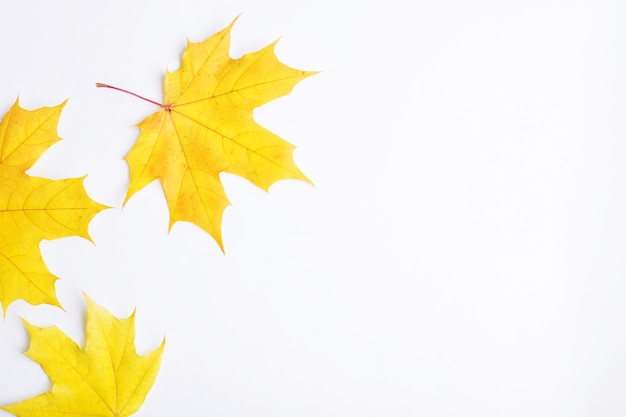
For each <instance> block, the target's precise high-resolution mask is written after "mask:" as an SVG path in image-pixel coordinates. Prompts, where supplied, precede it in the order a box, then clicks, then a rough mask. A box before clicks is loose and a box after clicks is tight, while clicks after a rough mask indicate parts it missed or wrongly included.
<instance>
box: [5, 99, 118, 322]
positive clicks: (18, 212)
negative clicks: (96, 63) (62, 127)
mask: <svg viewBox="0 0 626 417" xmlns="http://www.w3.org/2000/svg"><path fill="white" fill-rule="evenodd" d="M64 105H65V103H62V104H60V105H58V106H54V107H42V108H40V109H37V110H32V111H29V110H25V109H22V108H21V107H20V106H19V103H18V101H16V102H15V104H14V105H13V106H12V107H11V109H10V110H9V112H8V113H7V114H6V115H5V116H4V118H3V119H2V122H0V303H1V304H2V309H3V313H4V314H5V315H6V311H7V308H8V307H9V304H11V303H12V302H13V301H15V300H18V299H23V300H25V301H26V302H28V303H30V304H33V305H37V304H44V303H45V304H52V305H56V306H60V305H59V302H58V301H57V298H56V294H55V290H54V283H55V281H56V279H57V278H56V277H55V276H54V275H52V274H51V273H50V271H48V268H47V267H46V265H45V264H44V262H43V259H42V257H41V253H40V251H39V242H40V241H41V240H42V239H56V238H60V237H66V236H81V237H84V238H86V239H89V240H91V238H90V237H89V234H88V231H87V227H88V225H89V222H90V221H91V219H92V218H93V216H95V215H96V214H97V213H98V212H99V211H101V210H103V209H105V208H107V207H106V206H104V205H102V204H98V203H97V202H95V201H93V200H92V199H91V198H89V196H88V195H87V193H86V192H85V189H84V187H83V180H84V177H83V178H70V179H64V180H50V179H46V178H39V177H31V176H29V175H27V174H26V170H27V169H29V168H30V167H32V165H33V164H34V163H35V161H37V159H38V158H39V157H40V156H41V154H43V153H44V152H45V151H46V149H48V148H49V147H50V146H51V145H52V144H54V143H55V142H58V141H59V140H61V138H60V137H59V136H58V134H57V132H56V128H57V124H58V122H59V117H60V116H61V110H62V109H63V106H64Z"/></svg>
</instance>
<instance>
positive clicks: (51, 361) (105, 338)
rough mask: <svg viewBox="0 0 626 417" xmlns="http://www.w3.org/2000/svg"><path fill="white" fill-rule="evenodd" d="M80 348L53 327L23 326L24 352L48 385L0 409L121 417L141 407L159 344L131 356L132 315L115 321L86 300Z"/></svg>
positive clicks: (22, 416) (30, 416)
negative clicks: (26, 338) (27, 340)
mask: <svg viewBox="0 0 626 417" xmlns="http://www.w3.org/2000/svg"><path fill="white" fill-rule="evenodd" d="M86 299H87V328H86V340H85V348H84V349H81V348H79V347H78V345H77V344H76V343H75V342H74V341H73V340H71V339H70V338H69V337H67V336H66V335H65V334H64V333H63V332H61V331H60V330H59V329H58V328H57V327H48V328H39V327H35V326H33V325H31V324H29V323H28V322H26V321H24V323H25V325H26V328H27V330H28V334H29V335H30V338H31V341H30V346H29V347H28V350H27V351H26V352H25V353H26V355H27V356H28V357H30V358H31V359H32V360H34V361H35V362H37V363H39V364H40V365H41V367H42V368H43V370H44V371H45V372H46V374H47V375H48V377H49V378H50V380H51V381H52V388H51V390H50V391H49V392H46V393H43V394H41V395H38V396H36V397H33V398H31V399H28V400H24V401H21V402H19V403H16V404H13V405H9V406H2V407H0V408H1V409H3V410H6V411H8V412H9V413H13V414H15V415H17V416H19V417H51V416H72V417H123V416H130V415H132V414H134V413H135V412H136V411H137V410H138V409H139V407H141V405H142V404H143V403H144V401H145V398H146V395H147V394H148V392H149V391H150V389H151V388H152V385H153V384H154V381H155V379H156V376H157V373H158V372H159V366H160V364H161V356H162V353H163V348H164V346H165V340H164V341H163V342H162V343H161V345H160V346H159V347H158V348H157V349H155V350H154V351H152V352H150V353H148V354H146V355H144V356H139V355H137V353H136V351H135V346H134V341H135V323H134V315H135V313H133V314H132V315H131V316H130V317H128V318H126V319H118V318H116V317H115V316H113V315H112V314H111V313H109V312H108V311H107V310H105V309H104V308H102V307H100V306H98V305H97V304H95V303H94V302H93V301H91V300H90V299H89V298H88V297H86Z"/></svg>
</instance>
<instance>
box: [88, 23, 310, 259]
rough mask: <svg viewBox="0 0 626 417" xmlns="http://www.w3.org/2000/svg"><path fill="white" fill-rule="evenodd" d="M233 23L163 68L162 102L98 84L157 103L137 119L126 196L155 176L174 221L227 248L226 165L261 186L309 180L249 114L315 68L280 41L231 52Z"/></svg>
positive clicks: (282, 144) (285, 146) (283, 145)
mask: <svg viewBox="0 0 626 417" xmlns="http://www.w3.org/2000/svg"><path fill="white" fill-rule="evenodd" d="M234 23H235V22H234V21H233V22H232V23H231V24H230V25H229V26H228V27H227V28H226V29H224V30H222V31H220V32H218V33H216V34H215V35H213V36H211V37H210V38H209V39H207V40H205V41H204V42H200V43H192V42H188V43H187V48H186V50H185V52H184V53H183V56H182V61H181V65H180V68H179V69H178V70H176V71H174V72H172V73H170V72H169V71H168V72H166V75H165V81H164V101H163V104H162V103H158V102H156V101H152V100H148V99H145V98H144V97H141V96H139V95H137V94H134V93H130V92H129V91H126V90H123V89H120V88H117V87H112V86H109V85H106V84H101V83H98V84H96V85H97V86H98V87H108V88H113V89H116V90H119V91H123V92H126V93H129V94H132V95H134V96H136V97H139V98H142V99H144V100H147V101H149V102H151V103H153V104H156V105H158V106H159V107H160V109H159V110H158V111H157V112H156V113H154V114H152V115H151V116H148V117H147V118H146V119H145V120H143V121H142V122H141V123H139V125H138V126H139V127H140V129H141V133H140V136H139V139H138V140H137V143H136V144H135V145H134V147H133V148H132V149H131V151H130V152H129V153H128V155H126V161H127V162H128V165H129V167H130V185H129V188H128V193H127V195H126V200H125V202H126V201H128V199H129V198H130V197H132V196H133V195H134V194H135V193H136V192H137V191H139V190H141V189H142V188H143V187H145V186H146V185H148V184H149V183H151V182H152V181H154V180H155V179H157V178H158V179H159V180H160V182H161V185H162V187H163V191H164V193H165V197H166V200H167V205H168V208H169V213H170V224H169V228H170V229H171V227H172V226H173V225H174V223H176V222H177V221H189V222H192V223H195V224H196V225H198V226H200V227H201V228H202V229H204V230H205V231H206V232H208V233H209V234H210V235H211V236H213V238H214V239H215V240H216V241H217V243H218V244H219V246H220V248H222V250H224V247H223V243H222V232H221V229H222V215H223V213H224V210H225V209H226V207H227V206H228V205H229V204H230V203H229V201H228V198H227V197H226V193H225V192H224V188H223V185H222V183H221V181H220V178H219V174H220V173H221V172H227V173H231V174H236V175H239V176H241V177H243V178H246V179H248V180H249V181H251V182H252V183H253V184H255V185H257V186H258V187H260V188H262V189H264V190H268V188H269V187H270V185H272V184H274V183H275V182H276V181H278V180H282V179H297V180H302V181H309V180H308V178H307V177H306V176H305V175H304V174H303V173H302V172H300V170H299V169H298V167H297V166H296V164H295V162H294V161H293V158H292V153H293V150H294V146H293V145H291V144H290V143H288V142H286V141H285V140H283V139H281V138H280V137H278V136H277V135H275V134H274V133H272V132H270V131H268V130H267V129H265V128H263V127H262V126H260V125H259V124H257V123H256V122H255V121H254V118H253V114H252V113H253V110H254V109H255V108H257V107H259V106H261V105H263V104H265V103H267V102H269V101H271V100H274V99H276V98H278V97H281V96H284V95H287V94H289V93H290V92H291V90H292V89H293V87H294V86H295V85H296V84H297V83H298V82H300V81H301V80H302V79H304V78H306V77H309V76H311V75H313V74H315V73H314V72H308V71H300V70H296V69H293V68H290V67H288V66H286V65H284V64H282V63H281V62H279V61H278V58H277V57H276V55H275V53H274V45H275V43H273V44H271V45H268V46H266V47H265V48H263V49H261V50H260V51H257V52H254V53H249V54H246V55H244V56H242V57H241V58H239V59H232V58H230V56H229V48H230V31H231V28H232V26H233V24H234ZM309 182H310V181H309Z"/></svg>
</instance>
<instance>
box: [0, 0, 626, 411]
mask: <svg viewBox="0 0 626 417" xmlns="http://www.w3.org/2000/svg"><path fill="white" fill-rule="evenodd" d="M625 7H626V6H624V5H623V2H621V1H618V0H615V1H609V0H604V1H602V0H563V1H559V0H526V1H500V0H493V1H487V0H478V1H464V0H444V1H436V2H435V1H416V2H407V1H404V2H403V1H398V0H396V1H393V0H385V1H384V2H383V1H379V2H374V1H356V0H354V1H348V0H343V1H342V0H318V1H315V2H313V1H311V2H297V1H287V0H282V1H281V0H265V1H259V0H229V1H225V0H224V1H217V0H212V1H211V0H206V1H199V0H185V1H180V0H177V1H171V0H170V1H165V0H158V1H157V0H144V1H127V0H117V1H89V2H86V1H78V0H76V1H70V0H60V1H43V0H41V1H33V0H22V1H19V2H18V1H14V2H8V1H6V2H2V3H1V4H0V54H1V56H2V61H1V65H0V113H4V112H6V111H7V110H8V109H9V107H10V105H11V104H12V103H13V101H14V100H15V98H16V97H17V96H18V95H19V96H20V103H21V105H22V106H23V107H26V108H29V109H33V108H36V107H40V106H51V105H56V104H58V103H60V102H62V101H63V100H65V99H66V98H68V97H69V102H68V104H67V106H66V107H65V110H64V111H63V114H62V116H61V122H60V125H59V134H60V135H61V137H63V138H64V140H63V141H62V142H60V143H58V144H56V145H54V146H53V147H52V148H51V149H50V150H49V151H48V152H46V154H45V155H44V156H43V157H42V158H41V160H40V161H39V162H38V163H37V165H36V166H35V167H34V168H33V169H32V170H31V171H30V173H31V174H32V175H39V176H45V177H49V178H65V177H78V176H83V175H85V174H87V175H88V177H87V179H86V180H85V186H86V188H87V191H88V193H89V194H90V195H91V197H93V198H94V199H95V200H97V201H99V202H101V203H103V204H107V205H110V206H114V207H115V208H113V209H110V210H107V211H104V212H102V213H101V214H99V215H97V216H96V217H95V218H94V220H93V222H92V223H91V226H90V229H89V230H90V234H91V236H92V237H93V240H94V242H95V245H92V244H90V243H89V242H88V241H87V240H84V239H80V238H65V239H59V240H55V241H44V242H42V244H41V249H42V252H43V255H44V259H45V261H46V263H47V265H48V266H49V268H50V270H51V271H52V272H53V273H54V274H56V275H58V276H59V277H60V279H59V280H58V282H57V287H56V288H57V292H58V298H59V300H60V302H61V303H62V305H63V306H64V307H65V310H66V312H63V311H62V310H60V309H58V308H53V307H49V306H38V307H33V306H30V305H27V304H25V303H24V302H21V301H20V302H15V303H14V304H12V305H11V307H10V308H9V310H8V314H7V317H6V318H5V319H4V320H3V321H1V322H0V404H10V403H13V402H16V401H20V400H23V399H25V398H28V397H31V396H34V395H36V394H39V393H41V392H44V391H46V390H47V389H48V388H49V382H48V380H47V378H46V376H45V374H44V373H43V372H42V371H41V369H40V367H39V366H38V365H37V364H35V363H33V362H31V361H30V360H29V359H28V358H27V357H26V356H24V355H22V354H21V352H22V351H24V350H25V349H26V348H27V346H28V340H27V337H26V332H25V330H24V327H23V325H22V323H21V320H20V317H23V318H25V319H27V320H28V321H29V322H31V323H33V324H36V325H39V326H48V325H53V324H54V325H57V326H59V327H60V328H61V329H63V330H64V331H65V332H66V333H68V334H69V335H70V336H71V337H72V338H74V339H75V340H76V341H77V342H79V343H82V341H83V340H84V333H83V332H84V329H83V326H84V314H85V302H84V299H83V297H82V292H85V293H87V294H88V295H89V296H90V297H91V298H92V299H94V301H96V302H97V303H98V304H100V305H102V306H104V307H105V308H107V309H109V310H110V311H111V312H113V313H114V314H116V315H117V316H119V317H122V316H124V317H125V316H127V315H128V314H130V313H131V312H132V310H133V308H135V307H136V309H137V315H136V321H137V332H138V334H137V341H136V343H137V346H138V349H139V351H140V352H141V353H145V352H147V351H149V350H152V349H154V348H155V347H156V346H158V344H159V342H160V340H161V339H162V337H163V336H164V335H165V336H166V338H167V342H166V348H165V353H164V357H163V362H162V366H161V371H160V374H159V376H158V378H157V381H156V383H155V385H154V387H153V389H152V391H151V393H150V394H149V396H148V398H147V400H146V402H145V404H144V406H143V407H142V408H141V409H140V411H139V412H138V413H137V414H136V415H137V416H150V417H157V416H159V417H160V416H163V417H171V416H200V415H201V416H220V417H231V416H233V417H234V416H242V417H243V416H246V417H261V416H267V417H270V416H271V417H281V416H284V417H287V416H290V417H291V416H299V417H300V416H302V417H304V416H311V417H313V416H315V417H318V416H336V417H349V416H354V417H357V416H358V417H365V416H438V417H440V416H462V417H469V416H476V417H486V416H493V417H502V416H507V417H516V416H520V417H527V416H533V417H541V416H546V417H555V416H564V417H575V416H593V417H595V416H603V417H611V416H623V415H625V414H626V260H625V256H624V255H625V254H626V198H625V196H626V172H625V169H624V160H625V159H626V158H625V157H626V142H625V137H626V136H625V134H626V122H625V120H626V118H625V117H624V116H625V114H626V113H625V111H626V99H625V98H626V83H625V81H624V74H625V71H626V65H625V63H626V61H625V54H624V39H626V34H625V33H624V29H623V27H624V22H625V19H626V8H625ZM240 13H241V14H242V16H241V17H240V19H239V21H238V22H237V23H236V25H235V27H234V29H233V33H232V41H233V45H232V55H233V56H234V57H238V56H241V55H242V54H244V53H246V52H250V51H254V50H257V49H259V48H261V47H263V46H264V45H266V44H268V43H270V42H272V41H273V40H275V39H276V38H279V37H281V39H280V41H279V43H278V46H277V49H276V51H277V54H278V56H279V58H280V59H281V60H282V61H283V62H285V63H286V64H288V65H290V66H293V67H296V68H299V69H306V70H321V71H322V73H321V74H319V75H316V76H314V77H311V78H308V79H306V80H304V81H303V82H302V83H301V84H299V85H298V86H297V87H296V88H295V89H294V91H293V93H292V94H291V95H290V96H287V97H285V98H282V99H279V100H276V101H274V102H272V103H270V104H268V105H266V106H264V107H263V108H261V109H259V110H258V111H256V113H255V117H256V118H257V120H258V121H259V122H260V123H261V124H262V125H264V126H265V127H267V128H269V129H270V130H272V131H274V132H276V133H277V134H279V135H281V136H282V137H284V138H285V139H286V140H288V141H289V142H292V143H294V144H295V145H296V146H298V149H297V150H296V153H295V159H296V162H297V163H298V165H299V166H300V167H301V169H302V170H303V171H304V172H305V173H306V174H307V175H308V176H309V177H310V178H311V179H312V180H313V182H314V183H315V186H314V187H312V186H310V185H308V184H306V183H302V182H296V181H284V182H281V183H278V184H276V185H274V186H273V187H272V188H271V190H270V192H269V193H265V192H263V191H261V190H259V189H256V188H255V187H253V186H252V185H250V184H249V183H247V182H246V181H245V180H242V179H240V178H237V177H233V176H229V175H223V176H222V179H223V181H224V183H225V185H226V190H227V193H228V196H229V198H230V200H231V202H232V206H231V207H229V208H228V209H227V211H226V213H225V217H224V225H223V233H224V243H225V248H226V254H225V255H224V254H222V252H221V251H220V250H219V248H218V246H217V245H216V244H215V243H214V242H213V241H212V239H211V238H210V237H209V236H208V235H207V234H206V233H204V232H202V231H201V230H200V229H199V228H197V227H195V226H193V225H191V224H185V223H177V224H176V225H175V226H174V227H173V229H172V230H171V232H170V233H169V234H168V232H167V224H168V213H167V208H166V205H165V200H164V197H163V194H162V191H161V189H160V186H159V185H158V184H157V183H153V184H152V185H150V186H149V187H147V188H146V189H144V190H142V191H141V192H139V193H138V194H136V195H135V196H134V197H133V198H132V199H131V200H130V201H129V202H128V204H127V205H126V206H125V207H124V209H122V208H121V204H122V201H123V198H124V196H125V192H126V187H127V184H128V169H127V166H126V164H125V162H124V161H123V159H122V158H123V157H124V155H125V154H126V153H127V152H128V150H129V149H130V148H131V147H132V145H133V143H134V141H135V140H136V138H137V134H138V129H137V128H135V127H134V125H135V124H136V123H138V122H139V121H141V120H142V119H143V118H144V117H145V116H147V115H148V114H150V113H151V112H153V111H155V110H156V108H155V107H154V106H152V105H151V104H149V103H145V102H142V101H140V100H137V99H134V98H132V97H130V96H126V95H124V94H121V93H117V92H114V91H111V90H102V89H96V88H95V87H94V83H95V82H104V83H109V84H113V85H117V86H119V87H122V88H127V89H130V90H132V91H135V92H137V93H139V94H142V95H145V96H147V97H150V98H154V99H157V100H160V98H161V94H162V90H161V88H162V79H163V73H164V70H165V68H166V66H167V67H169V68H170V69H172V70H173V69H175V68H176V67H177V65H178V63H179V57H180V55H181V53H182V52H183V49H184V47H185V42H186V39H187V38H188V39H190V40H191V41H201V40H204V39H205V38H207V37H209V36H210V35H212V34H213V33H215V32H217V31H218V30H220V29H222V28H223V27H225V26H226V25H228V23H230V22H231V20H232V19H233V18H235V17H236V16H237V15H239V14H240ZM5 415H7V416H8V414H7V413H4V412H2V411H0V416H5Z"/></svg>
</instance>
